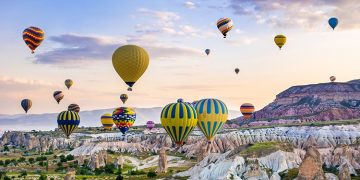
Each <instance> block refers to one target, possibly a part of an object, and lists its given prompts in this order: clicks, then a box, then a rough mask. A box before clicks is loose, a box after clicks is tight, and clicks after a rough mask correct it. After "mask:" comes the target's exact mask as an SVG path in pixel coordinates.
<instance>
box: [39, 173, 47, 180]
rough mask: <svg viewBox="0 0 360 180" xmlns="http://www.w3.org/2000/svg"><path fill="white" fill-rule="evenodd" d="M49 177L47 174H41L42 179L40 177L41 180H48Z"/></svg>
mask: <svg viewBox="0 0 360 180" xmlns="http://www.w3.org/2000/svg"><path fill="white" fill-rule="evenodd" d="M46 179H47V177H46V175H45V174H41V175H40V177H39V180H46Z"/></svg>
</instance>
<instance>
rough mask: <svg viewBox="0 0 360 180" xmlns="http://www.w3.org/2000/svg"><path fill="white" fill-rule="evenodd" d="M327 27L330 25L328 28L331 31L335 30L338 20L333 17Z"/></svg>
mask: <svg viewBox="0 0 360 180" xmlns="http://www.w3.org/2000/svg"><path fill="white" fill-rule="evenodd" d="M328 22H329V25H330V27H331V28H332V29H333V30H335V27H336V26H337V25H338V22H339V21H338V19H337V18H335V17H332V18H330V19H329V21H328Z"/></svg>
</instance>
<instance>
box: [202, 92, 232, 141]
mask: <svg viewBox="0 0 360 180" xmlns="http://www.w3.org/2000/svg"><path fill="white" fill-rule="evenodd" d="M195 109H196V112H197V115H198V122H197V126H198V127H199V129H200V130H201V132H202V133H203V134H204V136H205V137H206V139H207V140H208V143H211V141H212V140H213V139H214V136H215V135H216V133H217V132H218V131H219V130H220V129H221V128H222V126H223V125H224V124H225V123H226V121H227V119H228V109H227V107H226V105H225V103H223V102H222V101H220V100H218V99H202V100H200V101H199V102H198V103H197V104H196V106H195Z"/></svg>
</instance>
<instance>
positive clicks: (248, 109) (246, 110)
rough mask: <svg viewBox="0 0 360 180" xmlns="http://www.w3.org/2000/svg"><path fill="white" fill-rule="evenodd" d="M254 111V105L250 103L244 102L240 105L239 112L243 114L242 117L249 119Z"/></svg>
mask: <svg viewBox="0 0 360 180" xmlns="http://www.w3.org/2000/svg"><path fill="white" fill-rule="evenodd" d="M254 111H255V106H254V105H252V104H251V103H244V104H242V105H241V106H240V112H241V114H243V116H244V119H250V118H251V116H252V115H253V113H254Z"/></svg>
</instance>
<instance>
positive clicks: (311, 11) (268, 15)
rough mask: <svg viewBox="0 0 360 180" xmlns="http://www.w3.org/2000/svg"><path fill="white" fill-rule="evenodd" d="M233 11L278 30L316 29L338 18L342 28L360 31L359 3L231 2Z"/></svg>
mask: <svg viewBox="0 0 360 180" xmlns="http://www.w3.org/2000/svg"><path fill="white" fill-rule="evenodd" d="M229 7H230V8H232V9H233V11H234V13H235V14H237V15H240V16H251V17H253V18H254V19H255V20H256V22H257V23H260V24H269V25H271V26H273V27H277V28H303V29H310V30H311V29H315V28H318V27H320V26H322V25H324V24H326V23H327V20H328V19H329V18H330V17H332V16H336V17H338V18H339V19H340V23H339V25H340V26H341V28H344V29H350V28H360V22H359V21H358V17H359V16H360V11H359V9H360V1H358V0H331V1H329V0H303V1H289V0H231V1H230V5H229Z"/></svg>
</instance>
